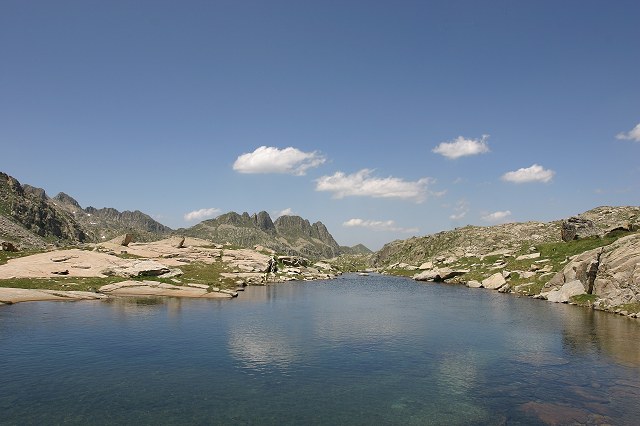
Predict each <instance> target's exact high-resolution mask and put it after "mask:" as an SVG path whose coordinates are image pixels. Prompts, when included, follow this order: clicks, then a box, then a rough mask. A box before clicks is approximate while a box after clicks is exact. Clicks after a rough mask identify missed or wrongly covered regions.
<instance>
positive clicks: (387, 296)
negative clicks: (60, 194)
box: [0, 274, 640, 425]
mask: <svg viewBox="0 0 640 426" xmlns="http://www.w3.org/2000/svg"><path fill="white" fill-rule="evenodd" d="M639 422H640V320H636V319H630V318H627V317H622V316H617V315H613V314H607V313H602V312H598V311H593V310H589V309H585V308H580V307H576V306H571V305H563V304H554V303H548V302H544V301H540V300H534V299H529V298H519V297H515V296H513V295H504V294H499V293H497V292H495V291H489V290H484V289H469V288H466V287H464V286H454V285H447V284H432V283H418V282H415V281H412V280H410V279H405V278H398V277H390V276H383V275H370V276H359V275H355V274H348V275H343V276H341V277H339V278H338V279H335V280H331V281H310V282H291V283H285V284H276V285H270V286H266V287H248V288H247V289H246V291H244V292H243V293H241V294H240V296H239V297H238V298H237V299H233V300H191V299H178V298H112V299H108V300H106V301H91V302H73V303H70V302H31V303H19V304H16V305H10V306H2V307H0V424H2V425H13V424H15V425H25V424H32V425H42V424H153V425H156V424H207V425H208V424H259V425H283V424H291V425H314V424H318V425H351V424H354V425H378V424H392V425H393V424H397V425H413V424H415V425H537V424H550V425H563V424H612V425H637V424H639Z"/></svg>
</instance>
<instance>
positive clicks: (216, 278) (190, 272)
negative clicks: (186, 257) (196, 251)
mask: <svg viewBox="0 0 640 426" xmlns="http://www.w3.org/2000/svg"><path fill="white" fill-rule="evenodd" d="M180 270H182V272H183V273H184V274H183V275H182V276H181V277H178V279H179V280H180V281H182V282H189V283H195V284H207V285H210V286H213V287H219V288H235V287H236V284H235V280H234V279H233V278H225V277H223V276H222V273H224V272H230V271H229V270H228V269H227V267H226V264H224V263H222V262H214V263H211V264H208V263H203V262H192V263H189V264H186V265H181V266H180Z"/></svg>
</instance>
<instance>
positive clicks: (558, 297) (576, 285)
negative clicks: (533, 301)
mask: <svg viewBox="0 0 640 426" xmlns="http://www.w3.org/2000/svg"><path fill="white" fill-rule="evenodd" d="M579 294H585V291H584V286H583V285H582V283H581V282H580V281H579V280H574V281H570V282H568V283H566V284H564V285H563V286H562V287H560V288H559V289H557V290H551V291H550V292H548V293H544V294H541V296H545V297H546V298H547V300H548V301H549V302H556V303H567V302H568V301H569V300H570V299H571V298H572V297H573V296H578V295H579Z"/></svg>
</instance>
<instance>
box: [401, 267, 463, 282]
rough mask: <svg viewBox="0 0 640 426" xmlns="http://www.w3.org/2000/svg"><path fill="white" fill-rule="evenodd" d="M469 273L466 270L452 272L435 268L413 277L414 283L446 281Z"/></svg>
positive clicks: (447, 269) (451, 270) (448, 269)
mask: <svg viewBox="0 0 640 426" xmlns="http://www.w3.org/2000/svg"><path fill="white" fill-rule="evenodd" d="M467 272H469V270H468V269H460V270H453V269H451V268H435V269H432V270H428V271H423V272H420V273H419V274H416V275H414V276H413V279H414V280H416V281H436V282H440V281H446V280H448V279H450V278H453V277H457V276H460V275H464V274H466V273H467Z"/></svg>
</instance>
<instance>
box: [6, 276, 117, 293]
mask: <svg viewBox="0 0 640 426" xmlns="http://www.w3.org/2000/svg"><path fill="white" fill-rule="evenodd" d="M123 279H124V278H122V277H106V278H100V277H88V278H83V277H55V278H11V279H7V280H0V287H12V288H27V289H36V290H77V291H97V290H98V288H100V287H101V286H103V285H106V284H113V283H117V282H119V281H122V280H123Z"/></svg>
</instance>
